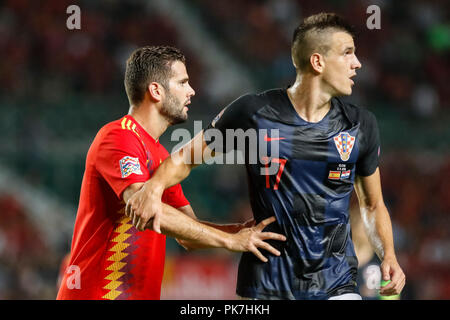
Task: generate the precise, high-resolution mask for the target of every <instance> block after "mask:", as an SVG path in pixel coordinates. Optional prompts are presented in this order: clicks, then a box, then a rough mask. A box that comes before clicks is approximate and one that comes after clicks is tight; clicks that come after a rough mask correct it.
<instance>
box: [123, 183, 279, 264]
mask: <svg viewBox="0 0 450 320" xmlns="http://www.w3.org/2000/svg"><path fill="white" fill-rule="evenodd" d="M142 185H143V183H135V184H133V185H131V186H129V187H128V188H127V189H126V190H125V191H124V194H123V199H124V201H125V202H127V200H129V198H130V197H131V196H132V195H133V194H135V193H136V192H139V190H140V188H141V187H142ZM161 208H162V214H161V216H160V226H161V231H162V233H164V234H165V235H167V236H170V237H174V238H177V239H180V240H186V241H189V242H190V243H192V244H193V245H194V246H195V247H199V248H225V249H227V250H229V251H234V252H245V251H250V252H252V253H253V254H255V255H256V256H257V257H258V258H259V259H261V260H262V261H263V262H267V258H266V257H264V256H263V254H262V253H261V252H260V251H259V248H262V249H265V250H267V251H269V252H270V253H272V254H274V255H277V256H278V255H280V252H279V251H278V250H276V249H275V248H273V247H272V246H271V245H270V244H268V243H267V242H265V241H264V240H269V239H270V240H281V241H284V240H286V238H285V237H284V236H283V235H280V234H277V233H273V232H263V229H264V228H265V227H266V226H267V225H269V224H270V223H272V222H274V221H275V217H271V218H268V219H266V220H263V221H261V222H260V223H259V224H258V225H256V226H254V227H251V228H244V229H241V230H240V231H239V232H237V233H227V232H224V231H221V230H219V229H216V228H213V227H211V226H208V225H206V224H203V223H201V222H199V221H197V220H195V219H193V218H191V217H189V216H187V215H186V214H184V213H182V212H181V211H179V210H177V209H175V208H173V207H171V206H169V205H167V204H165V203H162V206H161ZM126 215H127V216H129V217H130V218H132V219H133V224H134V223H136V221H134V220H135V219H138V218H136V216H133V217H131V216H130V215H128V214H126ZM149 229H151V228H149Z"/></svg>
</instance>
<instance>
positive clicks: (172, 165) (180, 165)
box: [145, 150, 194, 193]
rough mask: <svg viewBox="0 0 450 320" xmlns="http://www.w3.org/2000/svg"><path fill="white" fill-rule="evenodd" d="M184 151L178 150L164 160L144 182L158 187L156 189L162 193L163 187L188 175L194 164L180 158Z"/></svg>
mask: <svg viewBox="0 0 450 320" xmlns="http://www.w3.org/2000/svg"><path fill="white" fill-rule="evenodd" d="M180 153H181V154H180ZM184 153H185V152H184V151H183V150H180V151H179V152H177V153H176V154H174V155H172V156H170V157H168V158H167V159H166V160H164V161H163V162H162V164H161V165H160V166H159V167H158V169H157V170H156V171H155V173H154V175H153V176H152V177H151V179H150V180H148V181H147V182H146V183H145V184H146V185H152V188H156V189H160V190H158V191H160V192H161V193H162V192H163V191H164V190H165V189H167V188H169V187H171V186H174V185H176V184H177V183H180V182H181V181H183V180H184V179H185V178H186V177H187V176H189V174H190V172H191V170H192V168H193V167H194V164H191V163H190V162H189V161H187V160H186V161H185V160H183V159H184V158H181V157H184Z"/></svg>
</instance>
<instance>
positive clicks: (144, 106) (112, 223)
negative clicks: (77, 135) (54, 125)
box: [57, 46, 284, 300]
mask: <svg viewBox="0 0 450 320" xmlns="http://www.w3.org/2000/svg"><path fill="white" fill-rule="evenodd" d="M188 81H189V78H188V74H187V71H186V66H185V57H184V55H183V54H182V53H181V52H180V51H179V50H178V49H176V48H172V47H165V46H161V47H144V48H140V49H137V50H136V51H134V52H133V53H132V54H131V56H130V58H129V59H128V60H127V68H126V71H125V88H126V92H127V95H128V99H129V101H130V110H129V113H128V114H127V115H125V116H124V117H122V118H121V119H118V120H116V121H113V122H110V123H108V124H106V125H105V126H104V127H103V128H101V129H100V131H99V132H98V133H97V136H96V137H95V139H94V141H93V142H92V144H91V147H90V148H89V151H88V154H87V158H86V169H85V172H84V177H83V182H82V186H81V194H80V203H79V207H78V212H77V217H76V221H75V227H74V233H73V238H72V246H71V252H70V258H69V261H68V262H67V263H66V265H67V267H66V268H65V271H64V276H63V277H62V279H61V285H60V289H59V292H58V296H57V298H58V299H71V300H73V299H110V300H116V299H159V298H160V292H161V282H162V276H163V271H164V259H165V240H166V238H165V237H166V235H169V236H173V237H176V238H178V239H179V242H180V243H181V244H182V245H183V246H185V247H188V248H206V247H224V248H226V249H228V250H230V251H247V250H249V251H252V252H255V253H256V254H258V256H261V253H260V252H259V251H258V249H257V248H258V247H259V248H264V249H266V250H269V252H272V254H275V255H277V254H280V253H279V251H278V250H276V249H275V248H273V247H272V246H271V245H270V244H268V243H267V242H265V241H264V240H268V239H272V240H273V239H278V240H283V239H284V236H281V235H277V234H274V233H271V232H262V230H263V229H264V228H265V227H266V226H267V225H268V224H270V223H271V222H273V221H275V218H274V217H270V218H269V219H266V220H264V221H263V222H260V223H259V224H258V225H256V226H254V225H253V224H252V221H250V223H247V224H246V223H244V224H231V225H214V224H211V223H206V222H205V223H200V222H198V221H197V219H196V216H195V214H194V212H193V210H192V208H191V206H190V205H189V202H188V201H187V199H186V198H185V197H184V195H183V191H182V189H181V186H180V185H179V184H176V185H174V186H172V187H170V188H168V189H167V190H165V191H164V192H163V194H162V202H163V203H164V206H163V214H162V215H161V216H160V217H159V218H160V228H159V229H157V231H159V232H155V231H154V230H137V229H136V228H135V227H133V223H136V221H132V220H131V219H130V218H129V217H127V216H126V215H124V212H125V205H126V202H127V200H128V199H129V198H130V197H131V196H132V195H133V194H134V193H135V192H136V191H137V190H139V189H140V188H141V187H142V186H143V184H144V182H145V181H147V180H148V179H149V177H151V176H152V174H153V172H154V171H155V169H156V168H157V167H158V166H159V165H160V164H161V162H162V161H163V160H164V159H165V158H166V157H167V156H168V155H169V154H168V152H167V151H166V149H165V148H164V147H163V146H162V145H161V144H160V143H159V141H158V139H159V137H160V136H161V134H163V133H164V131H165V130H166V129H167V127H168V126H170V125H173V124H176V123H180V122H182V121H185V120H186V119H187V112H188V107H187V106H188V105H189V104H190V100H191V97H192V96H193V95H194V90H193V89H192V88H191V87H190V85H189V82H188ZM253 223H254V221H253ZM250 225H251V226H250ZM143 229H145V228H143ZM161 232H162V233H161Z"/></svg>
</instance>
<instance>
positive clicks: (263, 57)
mask: <svg viewBox="0 0 450 320" xmlns="http://www.w3.org/2000/svg"><path fill="white" fill-rule="evenodd" d="M160 2H161V1H156V0H155V1H138V0H135V1H116V0H108V1H107V0H104V1H95V2H94V1H68V0H62V1H61V0H43V1H26V0H5V1H3V2H2V4H1V5H0V52H1V55H2V59H0V115H1V116H0V125H1V126H2V136H3V139H2V148H0V163H1V171H11V172H14V173H15V174H16V175H17V177H20V179H21V180H23V181H24V182H26V183H27V184H28V185H29V186H30V187H31V188H36V190H45V192H46V193H48V194H49V195H54V196H56V197H57V199H59V201H60V203H61V206H62V207H65V208H67V207H69V208H71V212H72V214H71V215H69V216H67V217H66V219H67V220H68V221H70V222H71V223H73V221H74V218H75V213H76V206H77V203H78V196H79V188H80V185H81V178H82V174H83V169H84V160H85V155H86V152H87V150H88V148H89V145H90V142H91V141H92V139H93V138H94V135H95V133H96V132H97V130H98V129H99V128H100V127H101V126H102V125H103V124H105V123H106V122H109V121H112V120H115V119H117V118H119V117H120V116H121V115H123V114H124V113H126V112H127V110H128V101H127V99H126V95H125V92H124V89H123V72H124V66H125V60H126V58H127V57H128V55H129V54H130V53H131V51H132V50H133V49H134V48H136V47H139V46H144V45H153V44H155V45H156V44H166V45H173V46H178V47H180V48H181V49H182V51H183V52H184V53H185V54H186V56H187V67H188V72H189V75H190V82H191V85H192V87H193V88H194V89H195V90H196V92H197V94H196V96H195V97H194V99H193V104H192V108H191V110H190V111H189V112H190V119H189V121H188V122H189V123H187V124H185V125H183V126H185V127H187V128H189V126H191V124H192V121H193V120H203V121H204V122H203V125H204V126H206V125H207V124H208V121H210V120H211V119H212V118H213V117H214V115H215V114H217V113H218V112H219V111H220V110H221V109H222V108H223V107H224V106H225V105H226V104H227V103H229V102H231V100H232V99H234V98H237V97H238V96H240V95H242V94H244V93H246V92H248V91H250V90H253V89H254V88H256V90H257V91H262V90H265V89H269V88H272V87H281V86H287V85H289V83H291V82H292V81H293V80H294V77H295V73H294V69H293V66H292V63H291V58H290V41H291V36H292V32H293V30H294V28H295V27H296V26H297V24H298V23H299V21H300V20H301V19H302V18H303V17H305V16H308V15H309V14H313V13H317V12H319V11H333V12H337V13H340V14H342V15H343V16H345V17H346V18H347V19H349V20H350V21H351V22H352V23H353V24H354V25H355V27H356V29H357V31H358V36H357V38H356V41H355V43H356V46H357V55H358V58H359V59H360V61H361V62H362V65H363V67H362V69H361V70H360V71H359V72H358V76H357V77H356V86H355V88H354V93H353V95H352V96H351V97H348V98H347V99H348V100H350V101H352V102H354V103H356V104H358V105H361V106H363V107H367V108H369V109H370V110H372V111H373V112H374V113H375V114H376V115H377V118H378V123H379V127H380V131H381V139H382V148H383V149H382V158H381V159H382V160H381V173H382V184H383V191H384V196H385V201H386V204H387V206H388V208H389V211H390V213H391V216H392V219H393V224H394V237H395V243H396V250H397V253H398V258H399V260H400V264H401V265H402V267H403V269H404V271H405V274H406V277H407V285H406V288H405V292H404V293H403V296H402V298H405V299H449V298H450V219H449V218H450V191H449V190H450V148H449V141H450V128H449V127H450V126H449V125H448V123H449V120H450V105H449V100H450V91H449V90H448V83H450V72H449V71H450V65H449V64H450V60H449V59H448V55H449V49H450V23H449V19H448V18H449V17H448V15H449V12H450V10H449V4H448V3H446V2H441V1H436V0H431V1H425V0H413V1H408V2H406V1H382V0H373V1H370V0H368V1H365V0H359V1H357V0H346V1H344V0H342V1H338V0H302V1H300V0H298V1H295V0H267V1H262V0H251V1H250V0H246V1H241V0H227V1H224V0H218V1H208V0H190V1H188V0H171V1H168V2H169V3H170V4H171V5H172V6H174V10H175V8H176V7H177V6H179V7H182V8H186V9H187V10H186V12H184V14H185V15H186V19H187V20H188V21H195V22H196V23H200V25H201V26H202V28H203V30H206V31H207V32H208V34H209V35H210V36H211V37H212V38H214V39H215V40H216V41H218V43H219V44H220V50H221V52H222V53H223V54H225V55H227V56H229V57H230V58H231V59H232V61H234V63H236V65H237V66H241V67H242V68H243V69H245V71H246V74H248V75H249V77H250V79H249V81H250V82H251V83H252V84H253V85H254V88H246V87H242V88H241V89H240V90H235V91H234V92H225V93H224V94H221V95H217V94H216V91H214V92H212V91H210V90H212V89H211V87H212V85H211V84H210V83H208V81H207V79H208V77H209V74H212V73H214V72H216V70H214V68H211V67H210V66H208V65H206V64H205V63H204V60H205V56H204V52H203V51H202V50H198V48H194V47H190V46H189V42H190V41H191V37H192V38H194V37H196V36H198V35H196V34H195V32H190V31H189V30H181V29H180V24H179V21H177V20H176V19H174V18H173V16H171V15H170V14H167V12H166V11H164V10H161V9H160V7H159V6H158V3H160ZM73 3H75V4H78V5H79V6H80V8H81V26H82V28H81V30H68V29H67V28H66V19H67V17H68V14H67V13H66V8H67V7H68V6H69V5H70V4H73ZM371 4H376V5H378V6H379V7H380V8H381V29H380V30H368V29H367V27H366V20H367V17H368V14H367V13H366V8H367V7H368V6H369V5H371ZM204 45H205V47H207V46H209V45H210V44H209V43H207V42H206V43H204ZM211 45H212V44H211ZM205 51H206V50H205ZM235 76H236V79H235V81H238V80H239V77H240V76H241V74H240V73H239V72H238V73H236V75H235ZM217 79H220V75H218V77H217ZM228 81H229V79H228ZM219 86H220V84H219ZM177 127H179V126H177ZM161 141H162V142H163V144H165V145H166V148H167V149H168V150H169V151H170V150H171V147H172V146H173V144H174V142H173V141H170V130H169V133H166V134H165V136H163V137H162V139H161ZM244 179H245V172H244V169H243V167H242V166H204V167H202V168H198V169H196V170H194V172H193V174H192V175H191V176H190V177H189V179H187V180H186V181H184V182H183V183H182V185H183V189H184V192H185V194H186V196H187V197H188V199H189V200H190V201H191V204H192V206H193V208H194V209H195V210H196V213H197V215H198V216H199V217H200V218H201V219H204V220H211V221H218V222H232V221H242V220H244V219H247V218H249V217H250V212H249V209H248V207H247V206H246V205H245V203H246V200H247V191H246V186H245V183H243V181H244ZM2 184H3V185H2V186H1V188H0V299H53V298H54V297H55V295H56V281H57V274H58V269H59V263H60V261H61V259H62V258H63V256H64V255H65V254H66V253H67V251H68V250H69V246H70V240H71V239H70V237H71V230H54V232H55V233H58V232H59V233H63V235H64V237H65V238H66V239H67V240H66V242H64V243H59V244H54V243H50V242H49V241H48V234H46V233H45V232H43V231H42V230H43V229H42V227H41V225H42V223H44V224H45V221H37V222H36V219H35V218H32V217H33V212H32V211H33V210H32V209H31V210H30V209H29V206H26V205H24V203H23V201H24V200H23V198H22V197H21V195H20V192H19V193H17V192H10V191H9V189H8V182H7V181H4V180H3V182H2ZM35 200H36V203H38V202H39V201H40V199H35ZM69 211H70V210H69ZM55 214H56V215H58V214H59V213H58V212H53V213H51V214H50V213H49V216H48V219H52V215H55ZM210 253H211V252H209V251H207V252H206V253H188V255H194V256H195V255H200V256H202V255H206V254H210ZM222 253H223V252H222ZM183 254H184V253H183V251H182V249H181V247H179V246H177V245H176V244H175V243H174V242H173V241H171V240H169V241H168V255H169V256H170V255H173V256H180V255H181V256H182V255H183ZM214 254H217V253H214ZM223 256H226V257H228V258H229V259H231V260H232V261H235V260H234V259H235V258H236V257H235V256H231V255H229V254H226V253H223V255H222V257H223ZM233 266H234V265H233ZM168 298H170V296H168Z"/></svg>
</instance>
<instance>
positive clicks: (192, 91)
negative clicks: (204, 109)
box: [189, 85, 195, 97]
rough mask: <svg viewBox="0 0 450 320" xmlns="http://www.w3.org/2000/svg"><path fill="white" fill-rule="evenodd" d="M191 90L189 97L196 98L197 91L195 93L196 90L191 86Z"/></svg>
mask: <svg viewBox="0 0 450 320" xmlns="http://www.w3.org/2000/svg"><path fill="white" fill-rule="evenodd" d="M189 89H191V91H190V92H189V96H190V97H193V96H195V91H194V89H192V87H191V86H190V85H189Z"/></svg>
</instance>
